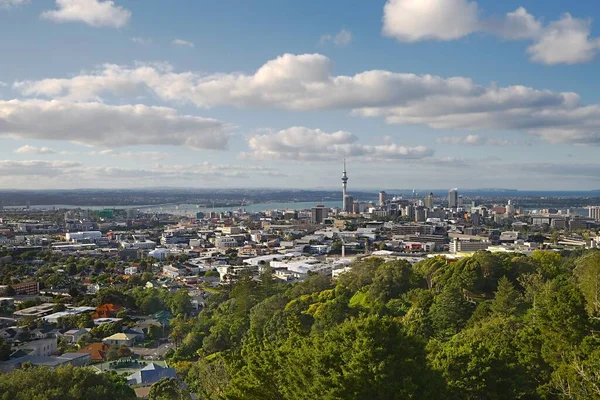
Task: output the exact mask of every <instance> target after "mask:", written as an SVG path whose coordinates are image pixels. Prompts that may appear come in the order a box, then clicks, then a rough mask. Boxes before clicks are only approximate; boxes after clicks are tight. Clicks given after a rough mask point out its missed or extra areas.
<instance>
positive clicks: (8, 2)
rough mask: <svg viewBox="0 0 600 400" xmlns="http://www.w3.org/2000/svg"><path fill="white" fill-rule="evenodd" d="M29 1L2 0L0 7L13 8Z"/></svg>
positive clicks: (0, 0)
mask: <svg viewBox="0 0 600 400" xmlns="http://www.w3.org/2000/svg"><path fill="white" fill-rule="evenodd" d="M27 3H29V0H0V8H11V7H16V6H20V5H23V4H27Z"/></svg>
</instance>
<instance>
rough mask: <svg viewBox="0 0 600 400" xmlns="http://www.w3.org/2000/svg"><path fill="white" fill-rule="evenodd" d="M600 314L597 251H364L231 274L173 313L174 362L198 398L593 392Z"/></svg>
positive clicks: (598, 369)
mask: <svg viewBox="0 0 600 400" xmlns="http://www.w3.org/2000/svg"><path fill="white" fill-rule="evenodd" d="M599 320H600V251H592V250H589V251H585V252H577V253H568V254H560V253H556V252H542V251H538V252H535V253H533V254H532V256H530V257H527V256H523V255H517V254H491V253H487V252H480V253H477V254H475V255H474V256H472V257H468V258H463V259H461V260H457V261H453V260H446V259H444V258H441V257H438V258H431V259H427V260H424V261H421V262H419V263H417V264H415V265H412V266H411V265H410V264H409V263H408V262H405V261H391V262H384V261H383V260H381V259H377V258H371V259H366V260H362V261H358V262H356V263H355V264H354V265H353V268H352V269H351V270H350V271H349V272H347V273H345V274H343V275H341V276H340V277H339V278H338V279H337V280H335V281H333V280H331V279H329V278H327V277H324V276H322V275H312V276H310V277H309V278H308V279H307V280H305V281H304V282H301V283H298V284H295V285H286V284H281V283H279V282H277V281H276V280H275V279H274V278H273V277H272V274H271V273H270V271H268V270H267V271H265V272H263V274H262V275H261V277H260V279H259V280H256V279H252V278H251V277H250V276H241V277H240V279H239V280H238V282H237V283H236V284H233V285H232V286H231V287H226V288H224V289H223V290H222V292H221V293H219V294H215V295H213V296H211V298H210V300H209V301H208V304H207V307H206V308H205V309H204V310H203V311H202V312H201V313H200V315H199V316H198V317H194V318H189V317H186V316H185V314H181V313H180V314H179V315H178V316H177V317H176V318H175V319H174V320H173V321H172V328H171V336H172V338H174V339H176V342H177V344H178V346H177V349H176V350H175V351H174V352H173V353H172V354H170V364H171V365H173V366H175V367H176V368H177V370H178V373H179V375H180V377H181V378H182V379H183V380H184V382H185V383H186V385H187V388H188V389H189V391H190V392H191V393H195V394H197V395H198V398H200V399H221V398H224V399H257V400H258V399H261V400H262V399H273V400H276V399H277V400H278V399H482V400H483V399H594V398H600V346H598V344H600V339H599V338H598V335H597V334H596V332H598V329H599V328H600V326H599V325H600V324H599ZM19 373H22V372H19ZM11 375H12V374H9V375H6V376H3V377H0V392H2V391H3V388H4V387H6V386H3V385H7V383H6V381H10V380H12V379H13V377H12V376H11ZM20 379H24V378H22V377H21V378H20ZM13 385H14V384H13ZM163 386H165V389H164V391H166V390H167V389H168V388H169V387H170V386H168V385H163ZM155 392H157V393H159V391H158V388H157V390H155ZM178 393H179V392H178ZM126 395H127V394H126V393H124V396H126ZM162 397H164V396H161V397H156V398H162ZM177 397H178V398H188V397H187V394H185V393H184V392H183V391H181V393H179V394H177ZM31 398H34V397H31ZM90 398H93V397H90ZM112 398H115V399H116V398H127V397H118V396H116V395H115V396H112Z"/></svg>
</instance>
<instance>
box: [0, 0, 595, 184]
mask: <svg viewBox="0 0 600 400" xmlns="http://www.w3.org/2000/svg"><path fill="white" fill-rule="evenodd" d="M595 3H596V2H593V1H580V2H572V1H566V0H546V1H543V2H542V1H539V0H536V1H534V0H520V1H513V0H504V1H501V2H499V1H492V0H479V1H474V0H370V1H364V0H328V1H322V0H304V1H288V0H257V1H252V2H250V1H247V0H221V1H209V0H143V1H141V0H115V1H107V0H0V188H11V189H71V188H143V187H157V186H160V187H168V186H170V187H199V188H211V187H214V188H244V187H252V188H297V189H334V188H340V187H341V173H342V165H343V160H344V158H346V159H347V165H348V176H349V182H348V191H349V192H350V193H351V192H352V190H353V189H356V190H358V189H360V190H364V189H372V190H393V189H418V190H423V189H444V188H454V187H458V188H464V189H467V188H468V189H474V188H507V189H527V190H593V189H600V160H599V157H598V155H599V154H600V152H599V150H600V147H599V146H600V90H598V89H599V88H600V74H598V73H597V71H598V70H600V54H599V53H600V7H599V6H598V5H597V4H595Z"/></svg>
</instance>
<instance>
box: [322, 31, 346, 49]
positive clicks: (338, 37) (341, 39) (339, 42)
mask: <svg viewBox="0 0 600 400" xmlns="http://www.w3.org/2000/svg"><path fill="white" fill-rule="evenodd" d="M327 42H333V44H334V45H336V46H338V47H346V46H348V45H349V44H350V42H352V32H350V31H349V30H347V29H341V30H340V31H339V32H338V33H336V34H335V36H331V35H330V34H325V35H323V36H321V38H320V39H319V46H323V45H325V44H327Z"/></svg>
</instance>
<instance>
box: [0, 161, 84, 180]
mask: <svg viewBox="0 0 600 400" xmlns="http://www.w3.org/2000/svg"><path fill="white" fill-rule="evenodd" d="M80 166H81V163H77V162H73V161H40V160H28V161H13V160H0V176H2V177H3V178H10V177H12V176H56V175H57V174H61V173H63V172H64V171H68V170H69V169H72V168H77V167H80Z"/></svg>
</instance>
